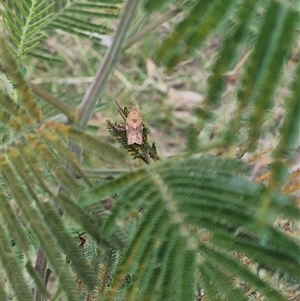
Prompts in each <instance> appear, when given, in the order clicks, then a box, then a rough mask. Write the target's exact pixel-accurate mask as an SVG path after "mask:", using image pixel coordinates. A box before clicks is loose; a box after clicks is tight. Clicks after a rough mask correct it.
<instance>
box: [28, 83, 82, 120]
mask: <svg viewBox="0 0 300 301" xmlns="http://www.w3.org/2000/svg"><path fill="white" fill-rule="evenodd" d="M28 86H29V87H30V88H31V90H32V91H33V92H34V94H36V95H38V96H40V97H42V98H43V99H44V100H45V101H47V102H49V103H50V104H52V105H53V106H54V107H56V108H58V109H59V110H60V111H61V112H62V113H64V114H65V115H66V116H67V117H68V120H69V121H70V122H72V121H74V120H75V114H76V110H75V109H74V108H73V107H71V106H69V105H68V104H66V103H64V102H61V101H60V100H58V99H57V98H55V97H54V96H52V95H51V94H49V93H48V92H46V91H45V90H43V89H42V88H40V87H39V86H37V85H35V84H33V83H29V82H28Z"/></svg>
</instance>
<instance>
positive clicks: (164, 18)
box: [122, 9, 181, 50]
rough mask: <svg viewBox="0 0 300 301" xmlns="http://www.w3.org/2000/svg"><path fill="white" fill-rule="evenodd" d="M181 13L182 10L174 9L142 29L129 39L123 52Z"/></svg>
mask: <svg viewBox="0 0 300 301" xmlns="http://www.w3.org/2000/svg"><path fill="white" fill-rule="evenodd" d="M180 12H181V10H180V9H172V10H169V11H167V12H166V13H164V14H163V15H161V16H160V17H159V18H157V19H156V20H154V21H153V22H151V23H150V24H148V25H146V26H145V27H144V28H143V29H141V30H140V31H139V32H137V33H136V34H134V35H133V36H131V37H130V38H128V39H127V40H126V41H125V43H124V45H123V47H122V48H123V50H126V49H128V48H130V47H131V46H132V45H134V44H135V43H136V42H137V41H138V40H140V39H141V38H143V37H144V36H145V35H146V34H148V33H149V32H152V31H153V30H154V29H156V28H157V27H159V26H160V25H162V24H163V23H165V22H166V21H168V20H170V19H172V18H173V17H175V16H176V15H178V14H179V13H180Z"/></svg>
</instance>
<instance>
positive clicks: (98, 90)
mask: <svg viewBox="0 0 300 301" xmlns="http://www.w3.org/2000/svg"><path fill="white" fill-rule="evenodd" d="M138 3H139V0H128V2H127V4H126V6H125V8H124V11H123V14H122V17H121V19H120V23H119V26H118V28H117V31H116V34H115V37H114V39H113V42H112V45H111V47H110V48H109V49H108V50H107V52H106V54H105V57H104V58H103V60H102V62H101V65H100V67H99V69H98V71H97V73H96V76H95V78H94V80H93V82H92V84H91V85H90V87H89V88H88V90H87V92H86V94H85V96H84V98H83V100H82V102H81V103H80V105H79V106H78V112H79V116H78V120H77V125H78V127H79V128H80V129H85V127H86V125H87V122H88V121H89V119H90V117H91V115H92V113H93V111H94V109H95V106H96V104H97V102H98V100H99V99H100V98H101V96H102V93H103V91H104V88H105V86H106V84H107V82H108V79H109V77H110V76H111V74H112V72H113V70H114V67H115V65H116V63H117V62H118V61H119V59H120V53H121V45H122V43H123V40H124V37H125V35H126V32H127V30H128V28H129V25H130V23H131V21H132V19H133V15H134V12H135V9H136V7H137V5H138Z"/></svg>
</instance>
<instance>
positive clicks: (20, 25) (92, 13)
mask: <svg viewBox="0 0 300 301" xmlns="http://www.w3.org/2000/svg"><path fill="white" fill-rule="evenodd" d="M122 3H123V1H110V2H107V1H101V2H99V1H92V0H90V1H74V0H72V1H66V0H62V1H55V2H54V1H49V0H43V1H38V0H34V1H30V2H29V1H26V0H13V1H12V0H6V1H4V2H3V9H1V15H2V16H3V21H4V25H5V27H6V29H7V32H8V33H9V36H10V38H11V39H12V41H13V43H14V48H13V49H14V52H15V54H16V56H17V58H18V63H19V64H20V62H21V61H22V57H23V56H24V55H25V54H26V53H29V54H31V55H34V56H37V57H39V58H44V59H47V58H48V59H51V60H53V59H54V57H53V56H52V55H51V53H50V52H49V50H48V49H47V48H45V47H42V48H41V47H40V48H39V47H37V46H38V45H39V43H40V42H41V40H42V39H43V38H44V36H45V35H48V34H49V33H51V32H53V31H57V30H61V31H64V32H68V33H70V34H74V35H77V36H82V37H85V38H93V39H96V40H98V41H99V40H100V41H101V40H102V38H103V37H104V35H107V34H109V33H112V31H113V29H112V28H111V27H110V26H108V24H107V23H108V20H111V19H114V18H117V17H118V16H119V12H120V6H121V5H122ZM0 8H1V7H0ZM96 20H97V21H96ZM99 20H100V21H101V23H99Z"/></svg>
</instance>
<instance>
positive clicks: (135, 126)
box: [126, 107, 143, 145]
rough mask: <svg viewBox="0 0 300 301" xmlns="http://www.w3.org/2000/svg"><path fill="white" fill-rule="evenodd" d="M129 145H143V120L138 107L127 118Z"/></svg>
mask: <svg viewBox="0 0 300 301" xmlns="http://www.w3.org/2000/svg"><path fill="white" fill-rule="evenodd" d="M126 136H127V144H128V145H131V144H133V143H136V144H140V145H141V144H143V120H142V115H141V113H140V112H139V110H138V109H137V108H136V107H133V108H132V109H131V110H130V112H129V113H128V116H127V118H126Z"/></svg>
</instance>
